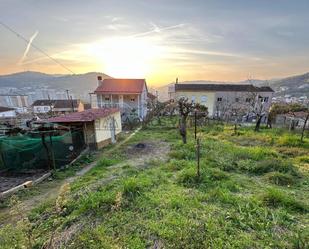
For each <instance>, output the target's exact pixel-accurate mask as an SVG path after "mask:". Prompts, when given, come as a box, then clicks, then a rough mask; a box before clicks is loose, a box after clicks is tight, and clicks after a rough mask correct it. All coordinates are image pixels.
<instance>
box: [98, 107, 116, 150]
mask: <svg viewBox="0 0 309 249" xmlns="http://www.w3.org/2000/svg"><path fill="white" fill-rule="evenodd" d="M113 118H114V120H115V123H114V124H115V135H117V134H119V133H120V132H121V131H122V126H121V117H120V112H116V113H113V114H111V115H109V116H108V117H104V118H100V119H97V120H96V121H95V123H94V128H95V139H96V144H97V147H98V148H101V147H103V146H105V145H106V144H108V143H109V141H110V139H111V137H112V120H113Z"/></svg>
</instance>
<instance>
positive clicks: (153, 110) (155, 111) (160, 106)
mask: <svg viewBox="0 0 309 249" xmlns="http://www.w3.org/2000/svg"><path fill="white" fill-rule="evenodd" d="M147 108H148V114H147V116H146V118H144V120H143V126H144V127H146V126H147V125H148V124H149V122H150V121H151V120H153V119H154V118H157V119H158V123H159V124H161V115H162V114H163V112H164V109H165V108H166V103H161V102H159V101H158V100H157V99H150V100H148V102H147Z"/></svg>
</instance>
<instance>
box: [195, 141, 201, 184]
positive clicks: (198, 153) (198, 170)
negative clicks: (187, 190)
mask: <svg viewBox="0 0 309 249" xmlns="http://www.w3.org/2000/svg"><path fill="white" fill-rule="evenodd" d="M196 160H197V177H198V179H200V175H201V172H200V138H198V139H197V141H196Z"/></svg>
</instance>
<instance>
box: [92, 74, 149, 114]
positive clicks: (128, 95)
mask: <svg viewBox="0 0 309 249" xmlns="http://www.w3.org/2000/svg"><path fill="white" fill-rule="evenodd" d="M94 93H95V95H96V106H93V107H95V108H105V107H113V108H115V107H116V108H119V109H120V110H121V114H122V115H124V116H126V115H129V114H130V113H132V111H135V112H136V114H137V115H138V117H140V118H141V119H143V118H144V117H146V115H147V94H148V89H147V84H146V81H145V79H104V80H102V77H101V76H98V87H97V89H96V90H95V91H94Z"/></svg>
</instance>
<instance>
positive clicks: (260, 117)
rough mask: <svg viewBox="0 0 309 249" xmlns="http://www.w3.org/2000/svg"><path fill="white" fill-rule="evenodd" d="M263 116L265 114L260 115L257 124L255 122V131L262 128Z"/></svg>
mask: <svg viewBox="0 0 309 249" xmlns="http://www.w3.org/2000/svg"><path fill="white" fill-rule="evenodd" d="M262 118H263V116H258V119H257V121H256V124H255V128H254V131H259V130H260V126H261V122H262Z"/></svg>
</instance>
